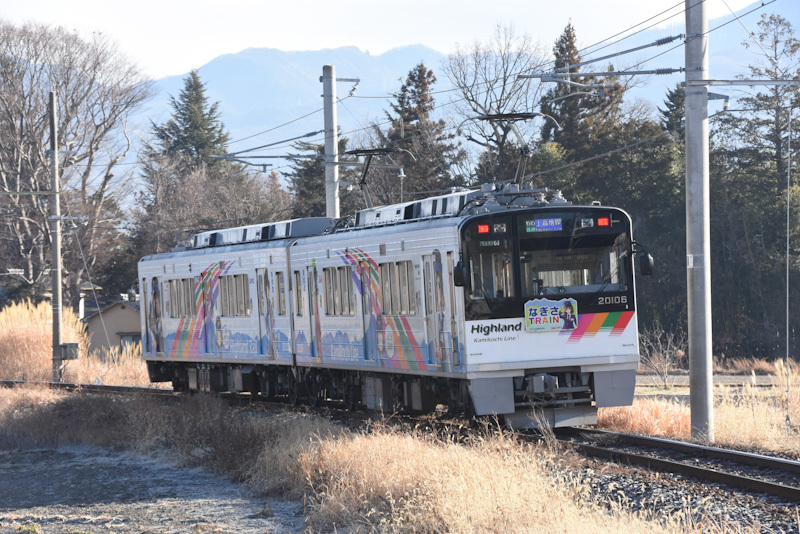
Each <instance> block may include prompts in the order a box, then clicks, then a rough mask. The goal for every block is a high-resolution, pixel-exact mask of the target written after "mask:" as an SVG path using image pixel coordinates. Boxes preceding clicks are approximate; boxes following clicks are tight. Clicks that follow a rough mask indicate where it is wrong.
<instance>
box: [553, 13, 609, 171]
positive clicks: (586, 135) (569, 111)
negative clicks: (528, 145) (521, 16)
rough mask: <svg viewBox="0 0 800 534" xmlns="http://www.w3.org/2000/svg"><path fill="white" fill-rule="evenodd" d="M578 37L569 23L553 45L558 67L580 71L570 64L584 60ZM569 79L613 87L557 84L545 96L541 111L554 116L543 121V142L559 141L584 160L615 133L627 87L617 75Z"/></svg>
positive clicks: (581, 82)
mask: <svg viewBox="0 0 800 534" xmlns="http://www.w3.org/2000/svg"><path fill="white" fill-rule="evenodd" d="M576 39H577V38H576V35H575V28H573V26H572V24H571V23H570V24H567V27H566V28H565V29H564V32H563V33H562V34H561V36H560V37H559V38H558V39H557V40H556V43H555V45H554V46H553V56H554V57H555V70H563V69H567V70H566V72H570V73H578V72H580V68H579V67H569V66H570V65H574V64H576V63H579V62H580V61H581V56H580V53H579V51H578V47H577V40H576ZM567 67H569V68H567ZM608 70H609V71H613V70H614V68H613V66H611V65H609V66H608ZM569 80H570V81H572V82H577V83H580V84H584V85H592V84H605V85H610V86H611V87H609V88H605V89H604V90H603V92H602V93H600V94H598V93H596V92H593V91H587V90H582V89H580V88H577V89H576V88H574V87H572V86H570V85H567V84H563V83H556V84H555V85H554V86H553V87H551V88H550V89H549V90H548V91H547V93H545V94H544V96H542V98H541V101H540V111H541V113H543V114H544V115H547V116H548V117H550V119H549V120H545V121H544V122H543V123H542V129H541V138H542V141H544V142H548V141H553V142H556V143H559V144H560V145H561V146H563V147H564V148H565V149H566V151H567V153H568V154H570V155H571V156H573V157H574V158H575V159H581V158H584V157H587V156H589V155H592V154H590V152H592V151H594V150H596V149H597V148H603V147H602V145H603V144H604V143H605V142H606V141H609V140H610V138H611V137H612V136H613V135H614V126H615V124H617V123H618V122H619V120H620V118H621V114H622V108H621V104H622V100H623V95H624V92H625V88H624V87H623V86H622V85H621V84H620V83H619V81H618V80H616V79H614V78H613V77H609V78H608V79H599V78H597V77H594V76H585V77H573V78H570V79H569ZM590 146H591V150H590V149H589V147H590Z"/></svg>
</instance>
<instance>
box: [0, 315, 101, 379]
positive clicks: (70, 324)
mask: <svg viewBox="0 0 800 534" xmlns="http://www.w3.org/2000/svg"><path fill="white" fill-rule="evenodd" d="M61 332H62V334H61V336H62V339H63V342H64V343H78V344H79V345H80V347H81V356H82V357H85V356H86V347H87V346H88V338H87V336H86V327H85V325H84V324H83V323H81V322H80V321H79V320H78V316H77V315H75V313H73V312H72V310H69V309H64V310H63V314H62V330H61ZM52 369H53V311H52V308H51V307H50V305H49V304H48V303H46V302H40V303H39V304H37V305H34V304H32V303H31V302H30V301H24V302H18V303H14V304H11V305H9V306H6V307H5V308H3V309H2V310H0V375H2V378H4V379H7V380H50V379H51V378H52V376H53V371H52Z"/></svg>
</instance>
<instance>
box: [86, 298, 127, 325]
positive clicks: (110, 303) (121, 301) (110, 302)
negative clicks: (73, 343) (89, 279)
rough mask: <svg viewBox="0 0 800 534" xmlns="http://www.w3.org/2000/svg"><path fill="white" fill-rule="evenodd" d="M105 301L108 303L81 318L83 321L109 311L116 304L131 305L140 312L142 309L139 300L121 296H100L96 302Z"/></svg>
mask: <svg viewBox="0 0 800 534" xmlns="http://www.w3.org/2000/svg"><path fill="white" fill-rule="evenodd" d="M93 300H94V299H93ZM103 301H106V304H105V305H104V306H102V307H101V308H99V309H97V310H95V311H93V312H92V313H90V314H88V315H86V316H85V317H84V318H83V319H81V320H82V321H83V322H87V321H88V320H89V319H91V318H92V317H94V316H96V315H99V314H100V313H103V312H105V311H107V310H108V309H110V308H113V307H114V306H117V305H125V306H130V307H131V308H132V309H133V310H134V311H136V313H139V309H140V308H139V301H135V302H129V301H127V300H124V299H121V298H119V297H117V298H116V299H115V298H113V297H98V298H97V301H96V302H97V303H98V304H100V303H102V302H103ZM87 308H88V306H87Z"/></svg>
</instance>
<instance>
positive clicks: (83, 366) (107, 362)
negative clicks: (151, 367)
mask: <svg viewBox="0 0 800 534" xmlns="http://www.w3.org/2000/svg"><path fill="white" fill-rule="evenodd" d="M64 380H66V381H67V382H78V383H81V384H108V385H115V386H137V387H166V388H168V387H171V384H170V383H169V382H165V383H156V384H152V383H150V376H149V375H148V374H147V364H146V363H145V361H144V359H143V358H142V344H141V343H134V344H131V345H126V346H125V347H124V348H120V347H112V348H111V350H106V349H104V350H103V351H102V352H100V353H97V352H93V353H92V354H90V355H89V357H88V358H81V359H79V360H77V361H71V362H66V366H65V368H64Z"/></svg>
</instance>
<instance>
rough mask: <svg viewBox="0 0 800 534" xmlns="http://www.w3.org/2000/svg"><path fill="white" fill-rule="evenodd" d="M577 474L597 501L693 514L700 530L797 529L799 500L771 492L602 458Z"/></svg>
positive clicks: (633, 508)
mask: <svg viewBox="0 0 800 534" xmlns="http://www.w3.org/2000/svg"><path fill="white" fill-rule="evenodd" d="M575 475H576V477H577V478H578V479H579V480H582V481H583V482H584V483H585V484H587V485H588V486H590V487H591V494H592V498H593V500H595V502H596V501H597V500H599V499H603V500H604V501H605V502H608V503H609V507H610V508H612V509H614V508H623V509H627V510H630V511H633V512H641V513H645V514H653V515H655V516H656V517H657V516H660V515H671V514H678V515H683V516H684V517H686V516H690V515H691V516H692V517H693V518H694V520H693V524H694V527H695V528H697V529H698V530H700V531H703V532H706V531H709V530H713V529H714V527H717V528H719V526H720V525H721V524H724V523H727V524H729V525H730V524H733V525H736V526H737V528H741V529H742V530H743V531H745V532H751V531H755V532H763V533H765V534H766V533H770V534H772V533H779V532H781V533H794V532H800V512H798V508H797V506H796V505H795V504H794V503H784V502H780V501H779V500H778V499H774V498H771V497H766V496H763V495H750V494H748V493H744V492H739V491H735V490H732V489H730V488H724V487H721V485H718V484H708V483H700V482H697V481H694V480H689V479H686V478H684V477H683V476H681V475H672V474H670V475H665V474H660V473H652V472H649V471H646V470H643V469H634V468H625V467H610V466H609V465H608V464H606V463H604V462H592V463H590V464H589V465H588V466H587V467H585V468H583V469H581V470H579V471H577V472H576V473H575ZM610 503H615V504H613V505H612V504H610ZM723 530H725V529H723Z"/></svg>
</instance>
